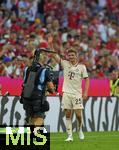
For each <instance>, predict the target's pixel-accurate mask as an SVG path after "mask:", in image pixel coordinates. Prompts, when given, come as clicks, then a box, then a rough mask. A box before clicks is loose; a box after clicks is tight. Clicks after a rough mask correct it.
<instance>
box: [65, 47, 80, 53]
mask: <svg viewBox="0 0 119 150" xmlns="http://www.w3.org/2000/svg"><path fill="white" fill-rule="evenodd" d="M67 52H68V53H75V54H76V55H77V53H78V52H77V51H76V50H75V49H74V47H70V48H69V49H68V50H67Z"/></svg>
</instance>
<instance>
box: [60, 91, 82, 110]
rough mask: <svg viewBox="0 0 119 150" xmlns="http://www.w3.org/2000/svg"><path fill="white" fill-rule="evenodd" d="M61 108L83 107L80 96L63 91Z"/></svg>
mask: <svg viewBox="0 0 119 150" xmlns="http://www.w3.org/2000/svg"><path fill="white" fill-rule="evenodd" d="M61 107H62V109H84V107H83V100H82V97H80V96H76V95H73V94H69V93H63V97H62V105H61Z"/></svg>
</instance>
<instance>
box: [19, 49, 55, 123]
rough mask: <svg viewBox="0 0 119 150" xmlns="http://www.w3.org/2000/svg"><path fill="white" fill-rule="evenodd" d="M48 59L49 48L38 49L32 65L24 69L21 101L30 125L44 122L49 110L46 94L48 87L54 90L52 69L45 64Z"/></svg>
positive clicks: (51, 90)
mask: <svg viewBox="0 0 119 150" xmlns="http://www.w3.org/2000/svg"><path fill="white" fill-rule="evenodd" d="M46 60H47V49H39V50H36V51H35V54H34V60H33V63H32V65H31V66H29V67H26V68H25V70H24V85H23V91H22V94H21V100H20V102H21V103H23V108H24V110H25V112H26V118H27V124H29V125H43V124H44V118H45V112H46V111H48V110H49V104H48V102H47V101H46V96H45V92H46V88H47V89H48V90H49V91H50V92H52V93H53V92H54V85H53V83H52V79H51V75H50V70H49V69H48V68H46V67H45V66H44V64H45V61H46ZM33 79H34V82H33ZM31 81H32V82H31ZM32 89H33V90H32Z"/></svg>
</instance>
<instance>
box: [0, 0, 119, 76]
mask: <svg viewBox="0 0 119 150" xmlns="http://www.w3.org/2000/svg"><path fill="white" fill-rule="evenodd" d="M70 46H73V47H74V48H75V49H76V50H77V51H78V52H79V62H82V63H84V64H85V65H86V67H87V69H88V72H89V76H90V77H91V78H108V77H110V74H111V73H112V71H113V70H119V1H118V0H91V1H90V0H62V1H61V0H3V1H1V2H0V76H8V77H12V78H17V77H22V73H23V69H24V67H25V66H26V65H29V64H30V63H31V61H32V59H33V52H34V49H36V48H41V47H44V48H50V49H52V48H53V49H54V50H55V51H57V53H59V54H60V55H61V56H62V57H67V49H68V47H70ZM49 60H50V61H49ZM49 60H47V61H48V62H49V64H50V65H51V66H52V69H53V71H60V69H61V68H60V66H59V64H57V63H56V62H55V60H54V59H51V58H50V55H49Z"/></svg>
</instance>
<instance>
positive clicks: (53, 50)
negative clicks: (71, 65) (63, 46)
mask: <svg viewBox="0 0 119 150" xmlns="http://www.w3.org/2000/svg"><path fill="white" fill-rule="evenodd" d="M48 44H49V47H50V49H51V51H52V52H54V53H51V54H50V56H51V57H52V58H54V59H55V60H56V62H57V63H60V62H61V57H60V55H59V54H58V53H57V52H56V51H55V49H54V47H53V36H52V35H51V34H49V36H48Z"/></svg>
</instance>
